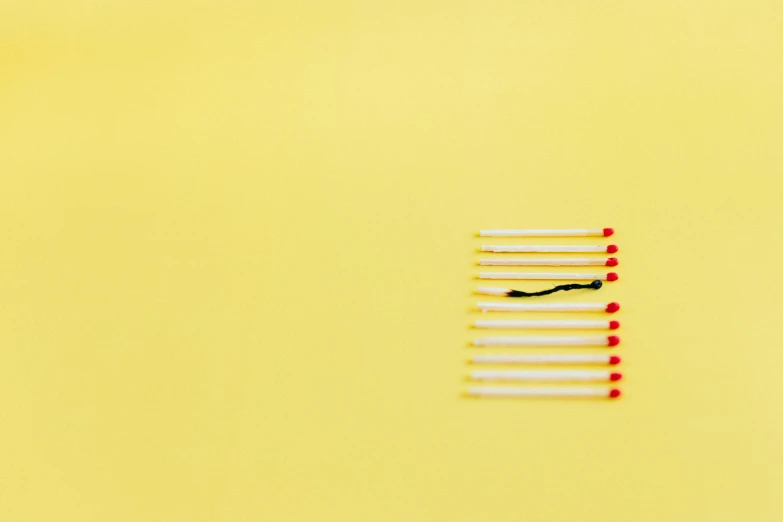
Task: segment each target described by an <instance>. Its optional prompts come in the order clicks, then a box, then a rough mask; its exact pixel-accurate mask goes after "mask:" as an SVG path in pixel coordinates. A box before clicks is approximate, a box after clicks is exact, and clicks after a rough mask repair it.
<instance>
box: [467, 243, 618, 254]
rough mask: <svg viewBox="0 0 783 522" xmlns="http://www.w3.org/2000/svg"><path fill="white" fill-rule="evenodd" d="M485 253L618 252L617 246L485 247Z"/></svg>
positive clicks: (483, 247) (483, 249)
mask: <svg viewBox="0 0 783 522" xmlns="http://www.w3.org/2000/svg"><path fill="white" fill-rule="evenodd" d="M481 250H482V251H483V252H608V253H609V254H614V253H615V252H617V250H618V248H617V245H597V246H591V245H483V246H482V247H481Z"/></svg>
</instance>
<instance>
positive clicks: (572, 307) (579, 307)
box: [476, 294, 620, 314]
mask: <svg viewBox="0 0 783 522" xmlns="http://www.w3.org/2000/svg"><path fill="white" fill-rule="evenodd" d="M494 295H506V294H494ZM476 306H477V307H478V308H479V309H480V310H481V311H482V312H606V313H609V314H613V313H615V312H616V311H618V310H619V309H620V304H619V303H609V304H603V303H486V302H479V303H476Z"/></svg>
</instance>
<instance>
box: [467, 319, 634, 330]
mask: <svg viewBox="0 0 783 522" xmlns="http://www.w3.org/2000/svg"><path fill="white" fill-rule="evenodd" d="M474 325H475V327H476V328H495V329H504V328H529V329H538V330H550V329H556V330H559V329H584V330H588V329H589V330H617V329H618V328H620V322H619V321H570V320H566V319H563V320H560V319H557V320H551V321H494V320H493V321H476V322H475V323H474Z"/></svg>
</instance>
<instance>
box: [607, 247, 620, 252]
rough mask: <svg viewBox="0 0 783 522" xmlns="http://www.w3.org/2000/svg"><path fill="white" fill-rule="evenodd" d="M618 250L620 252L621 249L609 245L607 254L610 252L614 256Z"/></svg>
mask: <svg viewBox="0 0 783 522" xmlns="http://www.w3.org/2000/svg"><path fill="white" fill-rule="evenodd" d="M618 250H620V249H619V248H617V245H608V246H607V247H606V251H607V252H609V253H610V254H614V253H615V252H617V251H618Z"/></svg>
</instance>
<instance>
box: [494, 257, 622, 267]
mask: <svg viewBox="0 0 783 522" xmlns="http://www.w3.org/2000/svg"><path fill="white" fill-rule="evenodd" d="M618 264H620V263H619V261H617V258H616V257H608V258H606V259H603V258H597V259H590V258H587V257H572V258H565V259H556V258H546V259H543V258H542V259H535V258H533V259H482V260H481V261H479V265H482V266H617V265H618Z"/></svg>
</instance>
